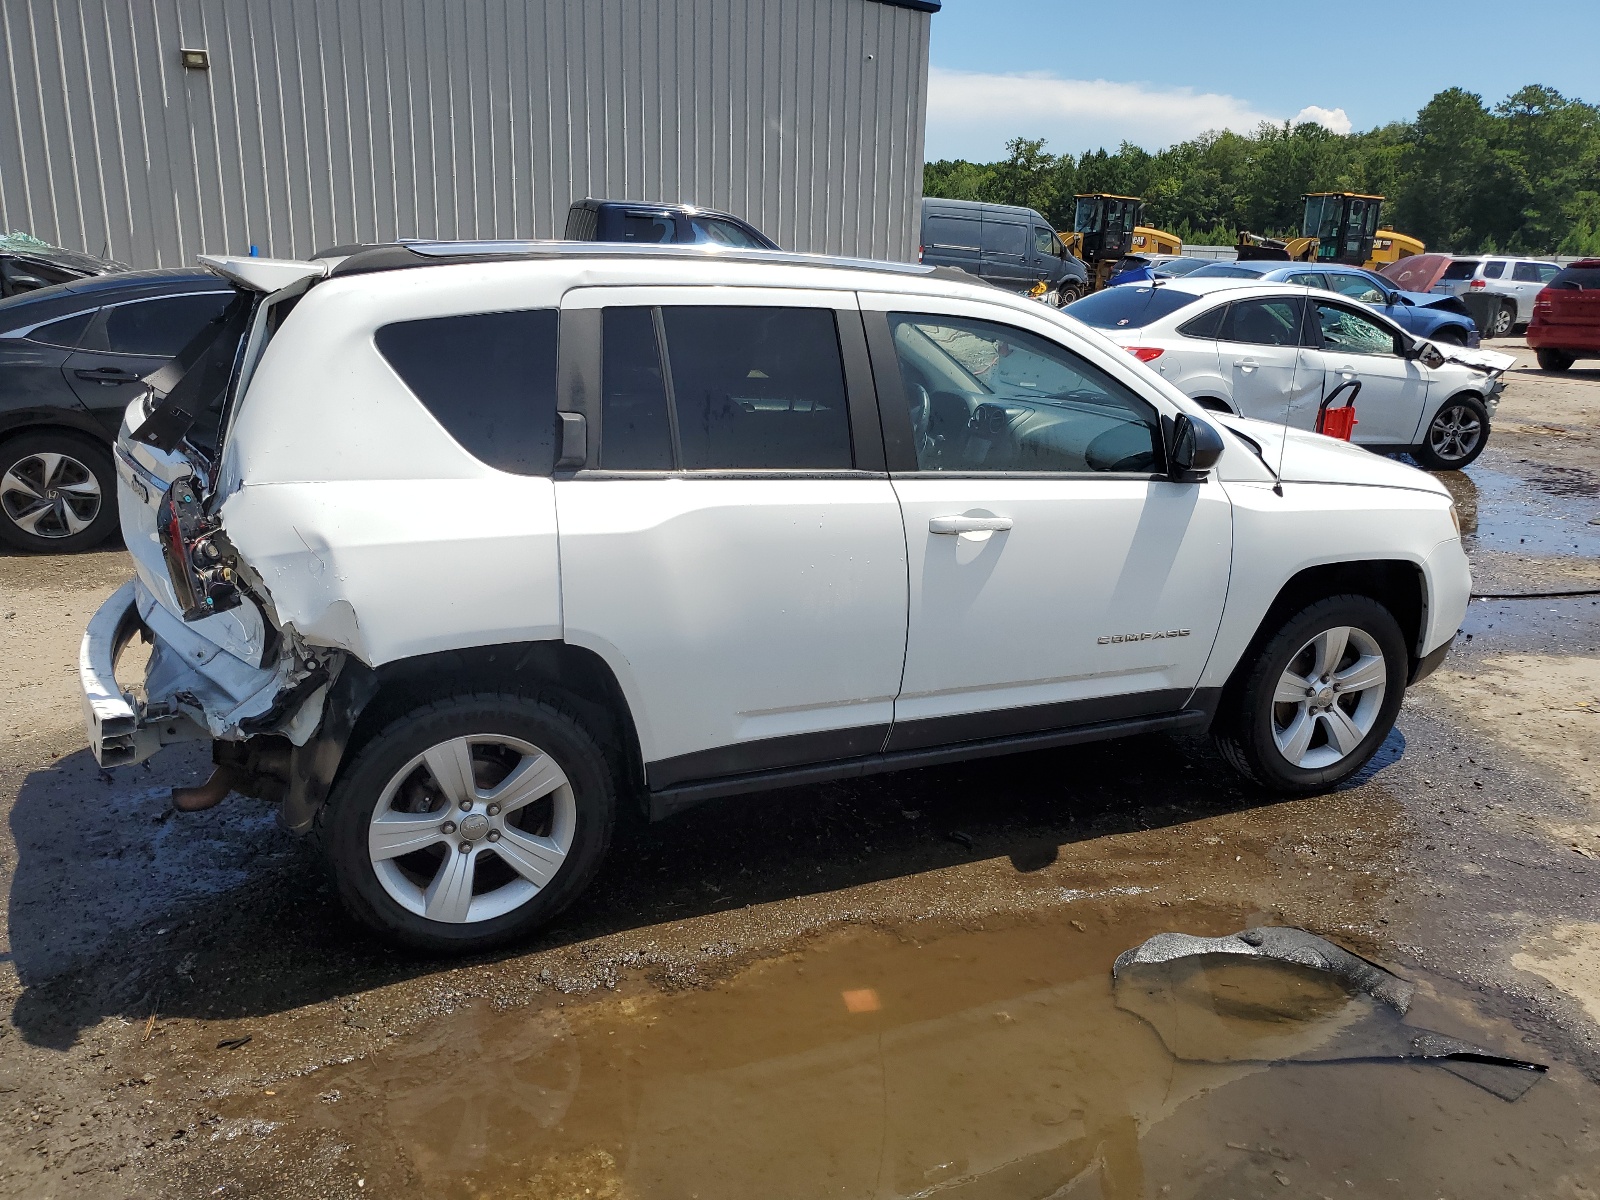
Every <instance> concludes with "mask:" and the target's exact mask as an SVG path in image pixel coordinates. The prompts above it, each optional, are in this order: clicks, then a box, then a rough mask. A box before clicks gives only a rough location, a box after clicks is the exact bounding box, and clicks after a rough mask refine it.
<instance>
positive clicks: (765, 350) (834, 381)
mask: <svg viewBox="0 0 1600 1200" xmlns="http://www.w3.org/2000/svg"><path fill="white" fill-rule="evenodd" d="M661 323H662V330H663V332H664V333H665V335H666V349H667V362H668V364H669V365H668V370H667V377H668V379H669V380H670V384H671V398H672V405H673V415H674V418H675V421H674V424H675V426H676V428H675V432H676V435H677V440H678V453H677V461H678V465H679V467H681V468H682V469H683V470H687V471H698V470H784V469H788V470H841V469H848V468H850V467H852V466H853V465H854V456H853V454H852V450H851V443H850V416H849V411H848V408H847V406H846V396H847V393H846V390H845V379H844V359H843V356H842V354H841V352H840V349H839V331H838V325H837V323H836V321H835V318H834V314H833V311H832V310H831V309H814V308H764V307H755V306H751V307H732V306H726V307H725V306H720V305H715V306H714V305H705V306H700V305H683V306H676V305H674V306H668V307H664V308H662V309H661ZM603 429H604V422H603V421H602V431H603ZM601 436H602V440H603V439H604V436H605V435H604V432H602V435H601ZM602 453H603V452H602Z"/></svg>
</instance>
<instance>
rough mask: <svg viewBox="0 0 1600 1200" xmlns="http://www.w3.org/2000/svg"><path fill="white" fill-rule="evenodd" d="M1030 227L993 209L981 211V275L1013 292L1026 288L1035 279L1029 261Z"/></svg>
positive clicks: (1035, 274)
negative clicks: (998, 213)
mask: <svg viewBox="0 0 1600 1200" xmlns="http://www.w3.org/2000/svg"><path fill="white" fill-rule="evenodd" d="M1032 246H1033V231H1032V228H1031V227H1030V226H1029V225H1027V224H1024V223H1023V222H1021V221H1018V220H1014V219H1011V218H1009V217H1007V216H997V215H996V214H994V213H993V212H985V213H984V214H983V268H982V274H983V277H984V278H985V279H987V280H988V281H989V282H990V283H995V284H998V285H999V286H1001V287H1003V288H1009V289H1010V290H1011V291H1014V292H1022V291H1027V289H1028V288H1029V287H1031V286H1032V284H1033V281H1034V280H1035V279H1036V278H1037V272H1035V271H1034V269H1033V267H1032V265H1031V263H1030V261H1029V251H1030V250H1031V249H1032Z"/></svg>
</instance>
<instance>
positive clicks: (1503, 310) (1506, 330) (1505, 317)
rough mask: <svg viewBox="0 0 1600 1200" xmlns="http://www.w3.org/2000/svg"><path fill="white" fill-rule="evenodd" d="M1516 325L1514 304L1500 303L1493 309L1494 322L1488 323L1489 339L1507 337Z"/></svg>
mask: <svg viewBox="0 0 1600 1200" xmlns="http://www.w3.org/2000/svg"><path fill="white" fill-rule="evenodd" d="M1516 323H1517V309H1516V305H1514V304H1504V303H1502V304H1501V305H1500V307H1499V308H1497V309H1495V312H1494V320H1493V321H1491V322H1490V323H1489V336H1490V337H1509V336H1511V329H1512V327H1513V326H1514V325H1516Z"/></svg>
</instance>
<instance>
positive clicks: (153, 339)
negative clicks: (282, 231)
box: [0, 270, 233, 551]
mask: <svg viewBox="0 0 1600 1200" xmlns="http://www.w3.org/2000/svg"><path fill="white" fill-rule="evenodd" d="M232 296H233V292H232V289H230V288H229V286H228V285H227V283H226V282H225V281H223V280H221V279H218V278H217V277H216V276H215V275H213V274H212V273H211V272H209V271H200V270H169V271H137V272H125V273H122V274H117V275H94V276H90V277H88V278H84V279H78V280H75V281H74V282H72V283H63V284H58V285H56V286H53V287H46V288H40V289H38V290H35V291H29V292H26V293H24V294H23V295H20V296H15V297H12V298H11V299H8V300H0V542H4V543H6V544H8V545H10V546H13V547H15V548H17V549H19V550H57V551H62V550H82V549H85V548H87V547H89V546H93V545H95V544H96V543H97V542H100V541H101V540H103V539H104V538H105V537H107V536H108V535H109V534H110V533H111V531H112V530H113V529H115V528H116V526H117V504H116V495H117V479H116V474H115V471H114V470H113V468H112V463H111V444H112V442H113V440H114V439H115V438H116V436H117V429H118V427H119V426H120V425H121V423H122V413H123V410H124V409H126V408H127V407H128V402H129V401H130V400H132V399H133V398H134V397H135V396H137V395H138V394H139V393H140V392H141V391H142V390H143V388H144V380H145V378H146V377H147V376H149V375H150V374H151V373H152V372H154V371H155V370H156V369H157V368H158V367H160V366H162V365H163V364H165V363H166V362H167V361H168V360H169V359H170V358H171V357H172V356H173V355H175V354H177V352H178V351H179V350H181V349H182V348H183V346H184V344H185V343H186V342H188V341H189V340H190V338H192V337H193V336H194V335H195V334H196V333H198V332H199V331H200V329H201V328H202V327H203V326H204V325H205V324H206V323H207V322H208V321H210V320H211V319H212V318H213V317H215V316H217V315H218V314H219V313H220V312H221V311H222V309H223V308H224V307H225V306H226V305H227V303H228V301H229V300H230V299H231V298H232Z"/></svg>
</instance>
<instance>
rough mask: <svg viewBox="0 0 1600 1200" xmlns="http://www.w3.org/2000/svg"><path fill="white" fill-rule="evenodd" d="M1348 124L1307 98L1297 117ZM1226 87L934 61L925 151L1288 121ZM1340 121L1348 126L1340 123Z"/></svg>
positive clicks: (1176, 136) (988, 149)
mask: <svg viewBox="0 0 1600 1200" xmlns="http://www.w3.org/2000/svg"><path fill="white" fill-rule="evenodd" d="M1294 119H1295V120H1296V121H1315V122H1317V123H1318V124H1320V125H1326V126H1327V127H1328V128H1329V129H1333V130H1335V131H1337V132H1348V131H1349V129H1350V118H1349V117H1347V116H1346V115H1345V112H1344V110H1343V109H1342V108H1334V109H1326V108H1319V107H1317V106H1316V105H1309V106H1307V107H1306V108H1304V109H1302V110H1301V111H1300V113H1299V114H1298V115H1297V116H1296V117H1295V118H1294ZM1282 120H1283V118H1282V116H1275V115H1273V114H1271V113H1264V112H1261V111H1259V110H1258V109H1256V108H1255V107H1254V106H1252V105H1251V104H1250V103H1249V102H1248V101H1245V100H1241V99H1239V98H1238V97H1237V96H1229V95H1226V94H1225V93H1221V92H1196V91H1195V90H1194V89H1193V88H1158V87H1152V86H1149V85H1146V84H1140V83H1115V82H1112V81H1110V80H1105V79H1060V78H1057V77H1056V76H1053V75H1050V74H1048V73H1045V72H1034V73H1029V74H1019V75H992V74H984V73H980V72H975V71H952V70H948V69H946V68H942V67H933V68H931V69H930V70H929V72H928V132H927V157H928V158H929V159H930V160H932V159H940V158H966V159H972V160H974V161H977V162H988V161H992V160H993V159H996V158H999V157H1001V156H1002V155H1003V154H1004V153H1005V143H1006V141H1007V140H1008V139H1010V138H1014V137H1019V136H1020V137H1042V138H1045V139H1047V140H1048V142H1049V147H1048V148H1049V149H1050V150H1051V151H1053V152H1055V153H1057V154H1065V153H1069V152H1070V153H1081V152H1082V151H1084V150H1093V149H1096V148H1097V147H1100V146H1104V147H1105V148H1106V149H1108V150H1115V149H1116V148H1117V146H1118V145H1119V144H1121V143H1122V142H1124V141H1128V142H1132V143H1134V144H1135V145H1137V146H1144V147H1145V148H1146V149H1150V150H1155V149H1158V148H1160V147H1162V146H1170V145H1172V143H1174V142H1181V141H1183V140H1185V139H1187V138H1192V137H1195V136H1197V135H1199V134H1202V133H1205V132H1206V131H1207V130H1211V129H1232V130H1235V131H1237V132H1240V133H1248V132H1250V131H1252V130H1254V129H1255V128H1256V126H1258V125H1260V124H1261V122H1263V121H1282ZM1341 124H1342V128H1341Z"/></svg>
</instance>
